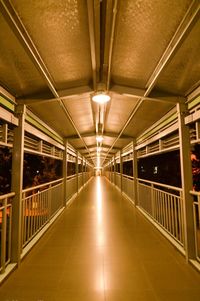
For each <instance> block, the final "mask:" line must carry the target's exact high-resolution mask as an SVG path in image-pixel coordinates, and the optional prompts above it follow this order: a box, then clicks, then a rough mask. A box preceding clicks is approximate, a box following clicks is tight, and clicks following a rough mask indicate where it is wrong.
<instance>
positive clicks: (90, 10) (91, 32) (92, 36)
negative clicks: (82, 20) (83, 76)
mask: <svg viewBox="0 0 200 301" xmlns="http://www.w3.org/2000/svg"><path fill="white" fill-rule="evenodd" d="M95 4H96V1H95V3H94V1H93V0H87V9H88V26H89V36H90V53H91V63H92V78H93V89H94V91H96V89H97V52H96V51H97V48H96V46H97V45H96V44H97V43H96V32H95V25H96V27H97V26H98V24H97V22H98V21H99V18H97V19H95V12H94V9H95V10H96V8H95V7H94V5H95ZM99 13H100V12H99ZM95 21H96V22H95Z"/></svg>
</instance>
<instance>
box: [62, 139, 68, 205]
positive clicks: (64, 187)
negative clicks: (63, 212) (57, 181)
mask: <svg viewBox="0 0 200 301" xmlns="http://www.w3.org/2000/svg"><path fill="white" fill-rule="evenodd" d="M64 146H65V149H64V154H63V206H64V207H65V206H66V203H67V146H68V141H67V140H66V139H65V140H64Z"/></svg>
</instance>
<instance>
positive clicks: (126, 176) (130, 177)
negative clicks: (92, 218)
mask: <svg viewBox="0 0 200 301" xmlns="http://www.w3.org/2000/svg"><path fill="white" fill-rule="evenodd" d="M122 176H123V177H124V178H128V179H131V180H134V177H133V176H128V175H125V174H122Z"/></svg>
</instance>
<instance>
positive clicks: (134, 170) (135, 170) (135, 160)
mask: <svg viewBox="0 0 200 301" xmlns="http://www.w3.org/2000/svg"><path fill="white" fill-rule="evenodd" d="M135 147H136V140H135V139H134V140H133V177H134V182H133V199H134V203H135V206H137V205H138V193H137V191H138V181H137V178H138V166H137V151H136V149H135Z"/></svg>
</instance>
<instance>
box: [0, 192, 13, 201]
mask: <svg viewBox="0 0 200 301" xmlns="http://www.w3.org/2000/svg"><path fill="white" fill-rule="evenodd" d="M13 196H15V192H9V193H7V194H2V195H0V201H1V200H4V199H6V198H11V197H13Z"/></svg>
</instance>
